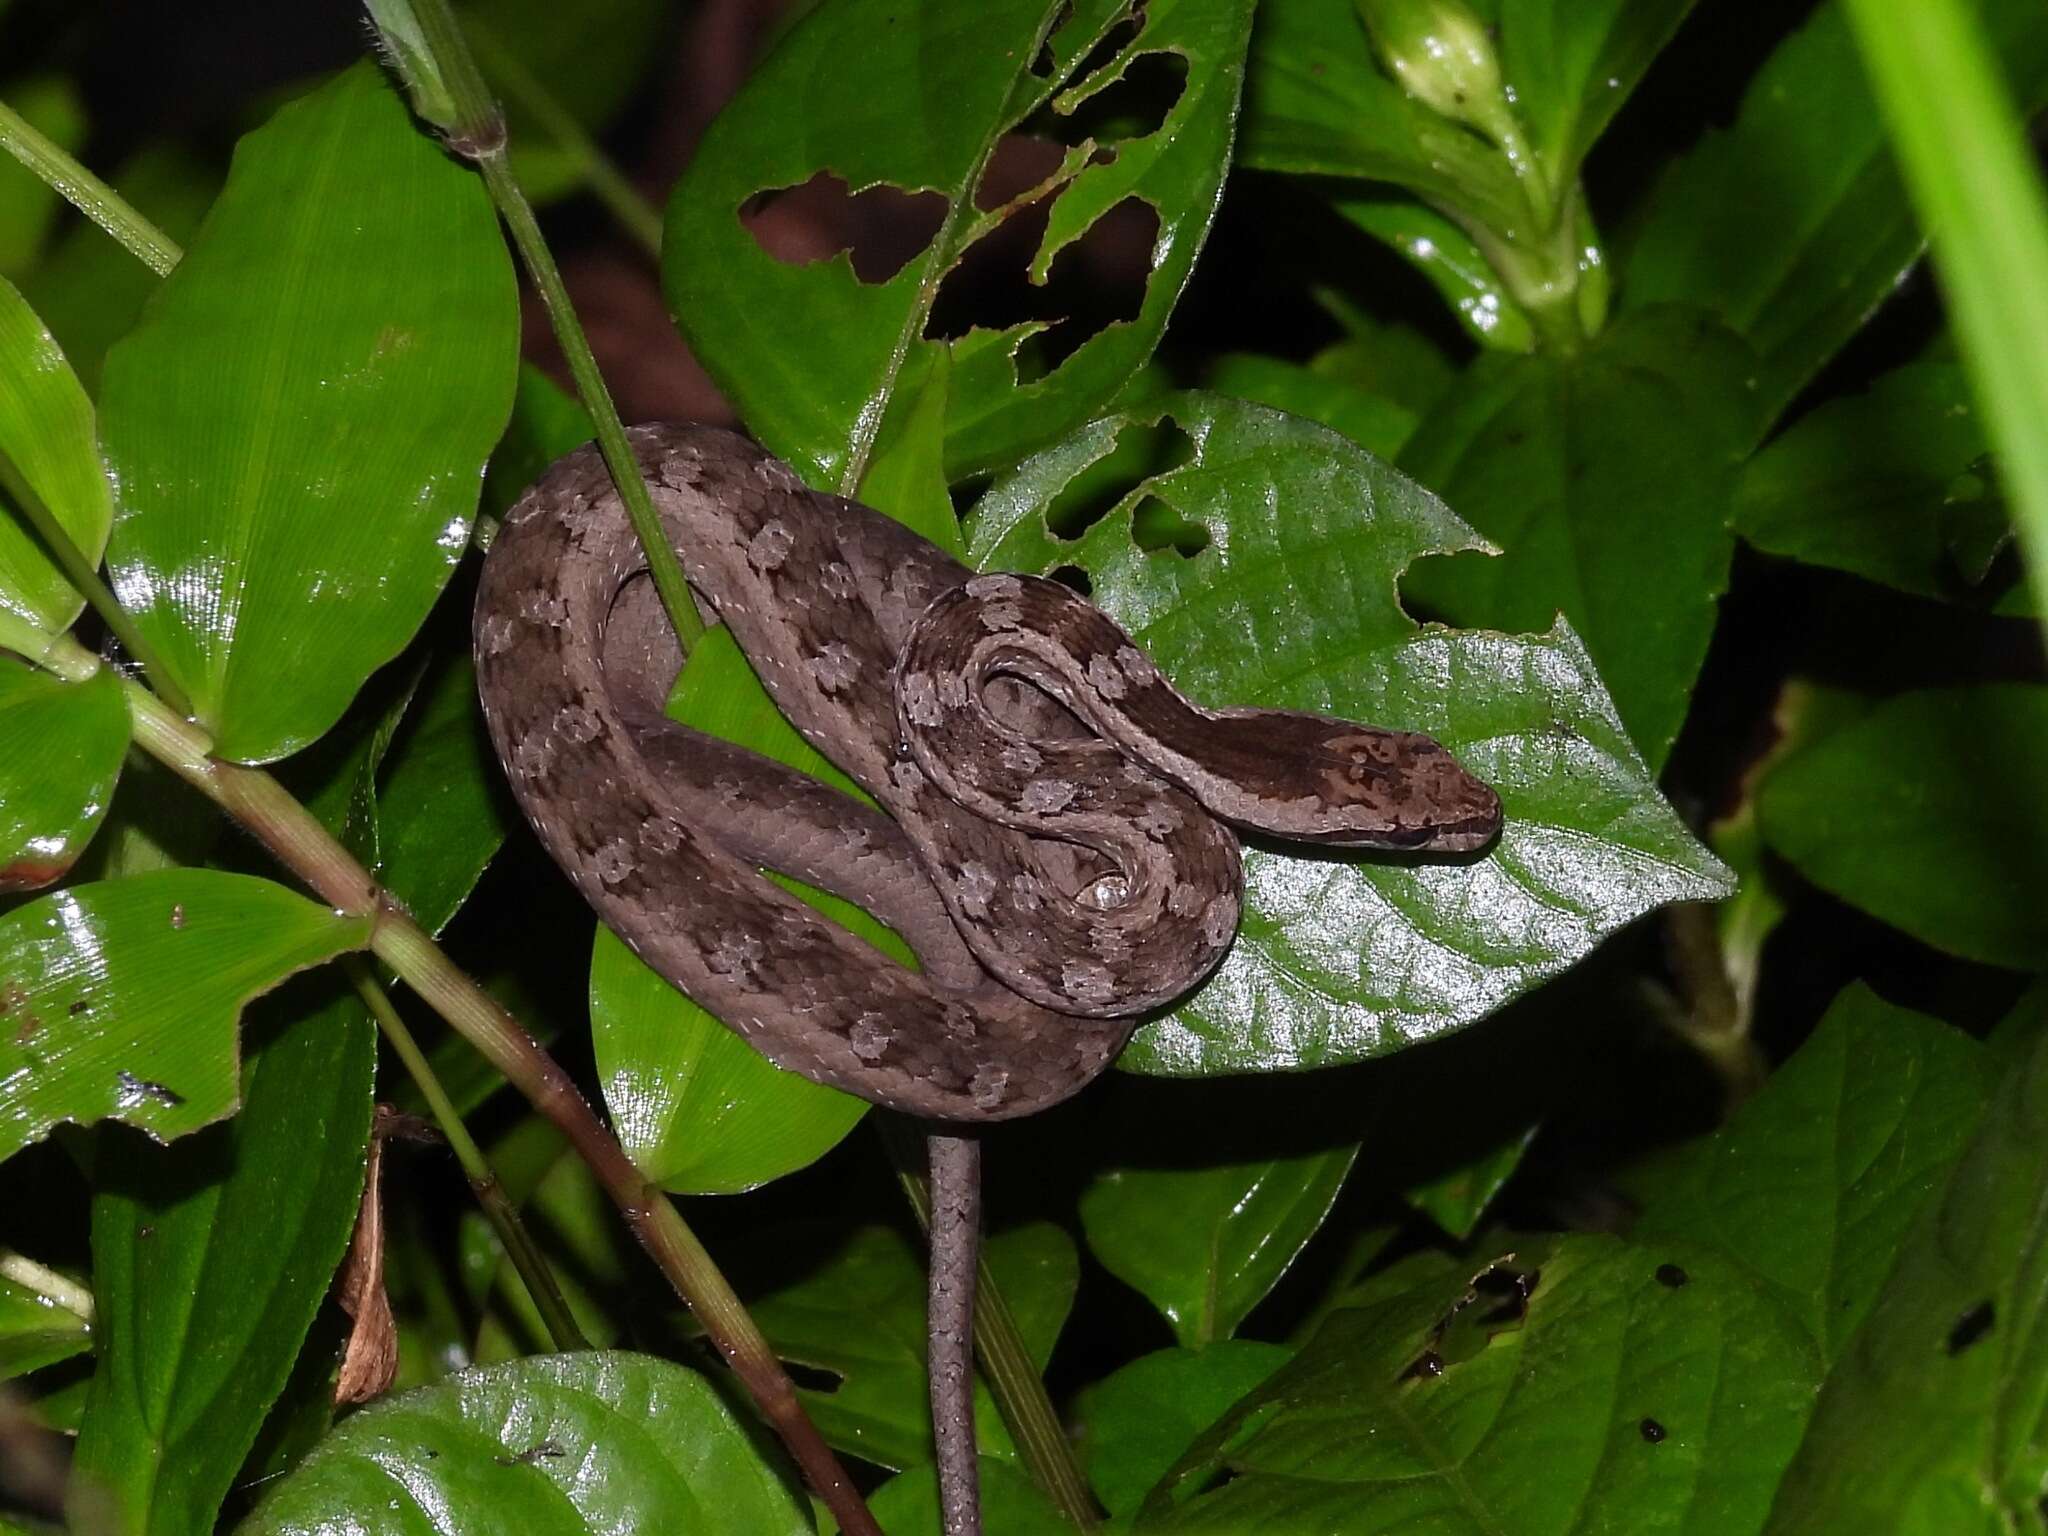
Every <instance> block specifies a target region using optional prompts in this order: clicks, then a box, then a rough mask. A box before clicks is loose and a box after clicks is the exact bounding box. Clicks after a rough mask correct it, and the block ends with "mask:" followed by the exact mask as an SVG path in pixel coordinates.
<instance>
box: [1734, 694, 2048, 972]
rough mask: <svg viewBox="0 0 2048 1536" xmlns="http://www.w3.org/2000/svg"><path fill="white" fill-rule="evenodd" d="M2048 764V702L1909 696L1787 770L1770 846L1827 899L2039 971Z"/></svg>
mask: <svg viewBox="0 0 2048 1536" xmlns="http://www.w3.org/2000/svg"><path fill="white" fill-rule="evenodd" d="M2044 761H2048V689H2043V688H2038V687H2033V686H2030V685H2027V684H2019V683H1994V684H1985V685H1981V686H1978V687H1971V688H1937V689H1929V690H1927V691H1925V692H1920V693H1908V694H1902V695H1900V696H1899V697H1897V698H1894V699H1888V700H1886V701H1885V702H1884V703H1882V704H1879V705H1878V706H1877V707H1876V708H1874V709H1872V710H1871V711H1870V712H1869V713H1868V714H1866V715H1864V716H1863V717H1862V718H1861V719H1859V720H1857V721H1855V722H1854V723H1852V724H1850V725H1847V726H1844V727H1843V728H1842V729H1840V730H1838V731H1834V732H1831V733H1830V734H1828V735H1827V736H1825V737H1823V738H1821V739H1820V740H1819V741H1817V742H1815V743H1813V744H1812V745H1811V746H1809V747H1807V748H1806V749H1805V750H1803V751H1800V752H1796V753H1793V754H1792V755H1791V756H1789V757H1787V758H1786V759H1785V760H1784V761H1783V762H1782V763H1780V764H1779V765H1778V766H1777V768H1776V769H1775V770H1774V771H1773V772H1772V773H1771V774H1770V776H1769V777H1768V778H1766V779H1765V780H1764V782H1763V786H1762V788H1761V789H1760V790H1759V791H1758V794H1757V815H1758V818H1759V823H1760V825H1761V826H1762V828H1763V834H1764V839H1765V841H1766V842H1768V843H1769V844H1770V846H1771V847H1772V848H1773V849H1775V850H1776V851H1777V852H1778V853H1780V854H1781V855H1783V856H1784V857H1785V858H1786V859H1788V860H1790V861H1791V863H1792V864H1793V866H1794V867H1795V868H1797V869H1798V870H1799V872H1800V873H1801V874H1803V875H1805V876H1806V878H1807V879H1809V880H1811V881H1812V882H1813V883H1814V884H1816V885H1818V886H1820V887H1821V888H1822V889H1823V890H1827V891H1832V892H1833V893H1834V894H1835V895H1837V896H1840V897H1841V898H1842V899H1843V900H1844V901H1847V902H1851V903H1853V904H1854V905H1856V906H1858V907H1861V908H1862V909H1863V910H1864V911H1866V912H1869V913H1870V914H1872V915H1873V916H1875V917H1878V918H1881V919H1883V920H1884V921H1885V922H1888V923H1890V924H1892V925H1893V926H1894V927H1897V928H1903V929H1904V930H1905V931H1906V932H1907V933H1910V934H1912V935H1913V936H1914V937H1915V938H1918V939H1921V940H1924V941H1925V942H1926V943H1929V944H1932V945H1934V946H1935V947H1937V948H1939V949H1945V950H1947V951H1949V952H1950V953H1951V954H1957V955H1962V956H1964V957H1965V958H1967V959H1972V960H1982V961H1985V962H1988V963H1989V964H1992V965H2009V966H2014V967H2017V968H2019V969H2023V970H2039V969H2041V968H2042V966H2043V963H2044V961H2048V911H2044V909H2043V908H2042V905H2041V903H2040V902H2038V901H2036V900H2035V899H2034V894H2033V893H2034V890H2035V887H2036V886H2037V885H2038V883H2039V874H2040V871H2041V869H2042V868H2043V867H2044V861H2048V814H2044V811H2043V807H2042V803H2041V797H2040V794H2039V792H2038V791H2039V781H2040V769H2041V764H2042V763H2043V762H2044Z"/></svg>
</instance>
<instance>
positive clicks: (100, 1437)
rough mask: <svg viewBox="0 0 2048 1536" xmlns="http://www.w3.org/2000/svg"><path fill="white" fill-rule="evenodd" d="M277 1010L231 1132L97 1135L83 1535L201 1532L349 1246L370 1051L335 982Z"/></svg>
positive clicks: (80, 1478)
mask: <svg viewBox="0 0 2048 1536" xmlns="http://www.w3.org/2000/svg"><path fill="white" fill-rule="evenodd" d="M191 873H193V874H197V873H199V871H196V870H195V871H192V872H191ZM218 878H220V879H228V878H231V877H229V876H226V875H222V876H220V877H218ZM278 1001H279V1003H280V1004H281V1005H282V1006H281V1007H278V1008H272V1009H266V1010H264V1011H265V1012H266V1013H267V1014H269V1015H270V1021H271V1022H272V1023H276V1024H279V1025H280V1026H281V1027H279V1028H277V1029H276V1030H275V1031H274V1032H272V1031H265V1034H266V1035H267V1038H264V1039H263V1040H262V1041H261V1043H259V1044H254V1045H253V1046H252V1048H251V1050H250V1052H249V1061H248V1064H247V1066H246V1067H245V1068H244V1070H243V1073H242V1078H243V1082H242V1092H243V1105H242V1110H241V1113H240V1114H238V1115H236V1116H235V1118H234V1119H233V1120H232V1121H231V1122H230V1123H228V1124H227V1125H224V1126H219V1127H217V1128H215V1129H213V1130H210V1131H208V1132H207V1133H206V1134H204V1135H202V1136H197V1137H194V1138H192V1139H191V1140H189V1141H185V1142H181V1143H180V1144H179V1145H177V1146H175V1147H168V1148H166V1147H158V1146H153V1145H151V1144H150V1143H148V1142H145V1141H144V1140H143V1139H142V1138H140V1137H138V1136H134V1135H131V1134H129V1133H126V1132H111V1131H108V1132H102V1134H101V1138H100V1142H99V1148H98V1155H97V1157H96V1158H95V1160H94V1168H93V1180H94V1184H95V1186H96V1191H97V1192H96V1193H95V1195H94V1198H93V1223H92V1250H93V1289H94V1293H95V1296H96V1298H97V1301H98V1308H99V1313H98V1319H97V1322H96V1324H95V1327H94V1350H95V1353H96V1354H97V1356H98V1368H97V1370H96V1371H95V1372H94V1374H93V1385H92V1391H91V1393H90V1395H89V1397H88V1399H87V1403H86V1413H85V1423H84V1427H83V1429H82V1430H81V1431H80V1434H79V1440H78V1458H77V1462H76V1466H75V1468H74V1472H73V1494H72V1503H71V1510H72V1515H73V1519H74V1523H76V1524H78V1525H79V1526H80V1527H81V1528H85V1529H93V1530H102V1531H108V1532H117V1531H128V1532H143V1531H147V1532H149V1533H151V1536H175V1533H199V1532H210V1531H211V1530H212V1529H213V1528H214V1517H215V1515H216V1514H217V1513H218V1511H219V1508H220V1503H221V1500H222V1498H223V1497H224V1496H225V1495H226V1493H227V1491H228V1487H229V1485H230V1484H231V1483H232V1482H233V1480H234V1477H235V1473H236V1472H237V1471H238V1470H239V1469H240V1467H241V1465H242V1461H243V1458H244V1457H245V1456H247V1455H248V1453H249V1448H250V1446H251V1445H252V1444H253V1443H254V1441H255V1439H256V1433H257V1430H258V1429H259V1428H260V1427H261V1426H262V1423H263V1418H264V1415H265V1414H266V1413H267V1412H268V1411H269V1408H270V1405H271V1402H272V1401H273V1399H275V1398H276V1396H277V1394H278V1392H279V1391H280V1390H281V1389H282V1388H283V1387H284V1384H285V1380H286V1378H287V1376H289V1374H290V1373H291V1369H292V1364H293V1362H294V1360H296V1359H297V1357H298V1354H299V1347H300V1345H301V1344H302V1343H303V1342H304V1340H305V1337H306V1330H307V1328H308V1327H310V1326H311V1324H312V1322H313V1317H314V1314H315V1313H316V1312H317V1311H318V1310H319V1309H320V1306H321V1303H322V1302H323V1301H324V1300H325V1298H326V1295H327V1286H328V1281H329V1279H330V1277H331V1276H332V1275H333V1273H334V1269H335V1266H336V1265H337V1264H339V1263H340V1261H341V1256H342V1252H343V1250H344V1249H346V1248H347V1246H348V1240H349V1234H350V1232H351V1231H353V1230H354V1228H355V1220H356V1210H357V1205H358V1201H359V1198H360V1196H361V1194H362V1188H363V1158H364V1148H365V1147H366V1146H367V1144H368V1140H369V1134H370V1116H371V1110H372V1093H371V1080H372V1078H373V1076H374V1073H375V1067H376V1058H377V1049H376V1036H375V1033H374V1032H373V1031H372V1030H371V1028H370V1021H369V1017H368V1014H367V1013H366V1012H365V1011H364V1009H363V1007H362V1005H361V1004H360V1003H359V1002H358V1001H357V1000H356V998H355V996H354V994H353V993H352V992H347V991H344V990H341V989H340V988H339V987H338V985H337V984H335V983H333V982H330V983H329V984H327V985H326V986H319V985H313V986H307V987H299V988H294V989H292V990H291V991H290V992H288V993H286V994H284V995H283V996H282V997H280V998H279V1000H278Z"/></svg>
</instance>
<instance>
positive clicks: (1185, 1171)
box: [1080, 1083, 1358, 1349]
mask: <svg viewBox="0 0 2048 1536" xmlns="http://www.w3.org/2000/svg"><path fill="white" fill-rule="evenodd" d="M1231 1087H1232V1088H1233V1089H1236V1090H1239V1095H1238V1097H1237V1099H1234V1100H1233V1103H1232V1106H1231V1110H1230V1113H1231V1115H1233V1116H1242V1117H1244V1118H1245V1119H1246V1120H1248V1121H1250V1122H1251V1123H1254V1124H1256V1123H1259V1122H1260V1121H1261V1120H1262V1119H1263V1118H1265V1117H1262V1116H1261V1115H1259V1113H1258V1112H1257V1109H1256V1096H1255V1095H1254V1096H1253V1103H1251V1104H1246V1103H1243V1102H1239V1100H1241V1099H1242V1097H1243V1092H1244V1090H1247V1089H1250V1088H1251V1087H1252V1085H1250V1084H1245V1083H1233V1084H1232V1085H1231ZM1205 1125H1206V1127H1207V1128H1208V1133H1209V1136H1210V1137H1211V1138H1213V1137H1214V1136H1215V1135H1216V1134H1217V1129H1216V1128H1217V1125H1218V1105H1216V1104H1215V1103H1213V1102H1210V1101H1209V1100H1208V1098H1207V1097H1206V1096H1203V1097H1202V1098H1201V1100H1200V1102H1199V1104H1196V1105H1190V1106H1189V1107H1188V1110H1187V1113H1186V1115H1185V1118H1184V1119H1182V1120H1181V1121H1180V1123H1176V1122H1175V1121H1174V1120H1172V1119H1167V1120H1165V1121H1164V1122H1163V1123H1162V1117H1161V1116H1160V1115H1159V1114H1158V1113H1157V1112H1156V1111H1155V1113H1154V1114H1152V1115H1150V1116H1148V1118H1147V1124H1146V1128H1145V1130H1146V1135H1145V1142H1146V1143H1147V1144H1148V1145H1156V1147H1157V1149H1158V1153H1159V1154H1160V1162H1154V1163H1149V1164H1148V1165H1141V1166H1132V1165H1130V1164H1127V1163H1121V1162H1112V1163H1111V1165H1110V1166H1108V1167H1106V1168H1103V1169H1102V1170H1101V1171H1100V1172H1098V1173H1096V1174H1095V1176H1094V1177H1093V1178H1092V1179H1091V1180H1090V1181H1089V1184H1088V1186H1087V1188H1085V1189H1084V1190H1083V1191H1082V1192H1081V1202H1080V1215H1081V1230H1082V1231H1083V1233H1085V1234H1086V1236H1087V1239H1088V1248H1089V1251H1090V1252H1091V1253H1093V1254H1094V1255H1095V1257H1096V1258H1097V1259H1099V1260H1101V1262H1102V1266H1103V1267H1104V1268H1105V1269H1107V1270H1108V1271H1109V1272H1110V1273H1111V1274H1113V1275H1115V1276H1116V1277H1117V1278H1118V1279H1119V1280H1121V1281H1123V1282H1124V1283H1125V1284H1126V1285H1129V1286H1130V1287H1132V1288H1133V1289H1134V1290H1136V1291H1138V1292H1140V1293H1141V1294H1142V1295H1143V1296H1144V1297H1145V1298H1146V1300H1148V1301H1150V1302H1151V1303H1152V1305H1153V1306H1155V1307H1157V1308H1158V1309H1159V1311H1160V1313H1161V1315H1162V1316H1164V1317H1165V1318H1166V1320H1167V1322H1168V1323H1170V1324H1171V1325H1172V1326H1173V1333H1174V1338H1175V1339H1176V1340H1177V1341H1178V1342H1179V1343H1180V1344H1181V1345H1182V1346H1183V1347H1184V1348H1188V1349H1198V1348H1200V1347H1202V1346H1203V1345H1206V1344H1212V1343H1214V1342H1216V1341H1217V1340H1219V1339H1227V1338H1229V1337H1230V1336H1231V1335H1232V1334H1234V1333H1236V1332H1237V1328H1238V1325H1239V1324H1240V1323H1242V1322H1243V1321H1244V1320H1245V1318H1246V1316H1247V1315H1249V1313H1250V1312H1251V1310H1252V1308H1253V1307H1255V1306H1257V1305H1258V1304H1259V1302H1260V1301H1261V1300H1262V1299H1263V1298H1264V1297H1265V1295H1266V1293H1267V1292H1269V1291H1271V1290H1272V1289H1273V1287H1274V1286H1275V1285H1277V1284H1278V1283H1279V1281H1280V1277H1281V1276H1282V1275H1284V1274H1286V1273H1287V1270H1288V1269H1289V1267H1290V1266H1292V1264H1293V1263H1294V1261H1295V1259H1296V1258H1297V1257H1299V1256H1300V1253H1301V1250H1302V1249H1303V1248H1304V1247H1305V1246H1306V1245H1307V1243H1308V1240H1309V1239H1310V1238H1311V1237H1313V1236H1315V1234H1316V1230H1317V1228H1319V1227H1321V1226H1322V1224H1323V1219H1324V1218H1325V1217H1326V1216H1328V1215H1329V1214H1330V1207H1331V1206H1333V1205H1334V1204H1336V1201H1337V1196H1338V1194H1339V1192H1340V1191H1342V1189H1343V1188H1344V1178H1345V1175H1346V1174H1348V1173H1349V1172H1350V1171H1351V1164H1352V1160H1353V1159H1354V1158H1355V1157H1356V1156H1357V1155H1358V1144H1357V1143H1356V1142H1355V1141H1354V1142H1343V1143H1339V1144H1337V1145H1335V1146H1330V1147H1324V1148H1318V1149H1316V1150H1313V1151H1308V1152H1301V1153H1296V1154H1294V1155H1291V1156H1266V1157H1258V1158H1253V1159H1249V1160H1246V1161H1241V1162H1239V1161H1229V1162H1222V1161H1214V1160H1212V1159H1211V1158H1208V1157H1204V1156H1202V1152H1201V1147H1202V1144H1203V1143H1202V1141H1201V1127H1203V1126H1205ZM1212 1144H1213V1142H1212ZM1183 1160H1187V1161H1194V1162H1196V1163H1197V1164H1198V1166H1194V1167H1185V1166H1176V1164H1178V1163H1181V1162H1182V1161H1183ZM1161 1162H1163V1166H1162V1165H1160V1163H1161Z"/></svg>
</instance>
